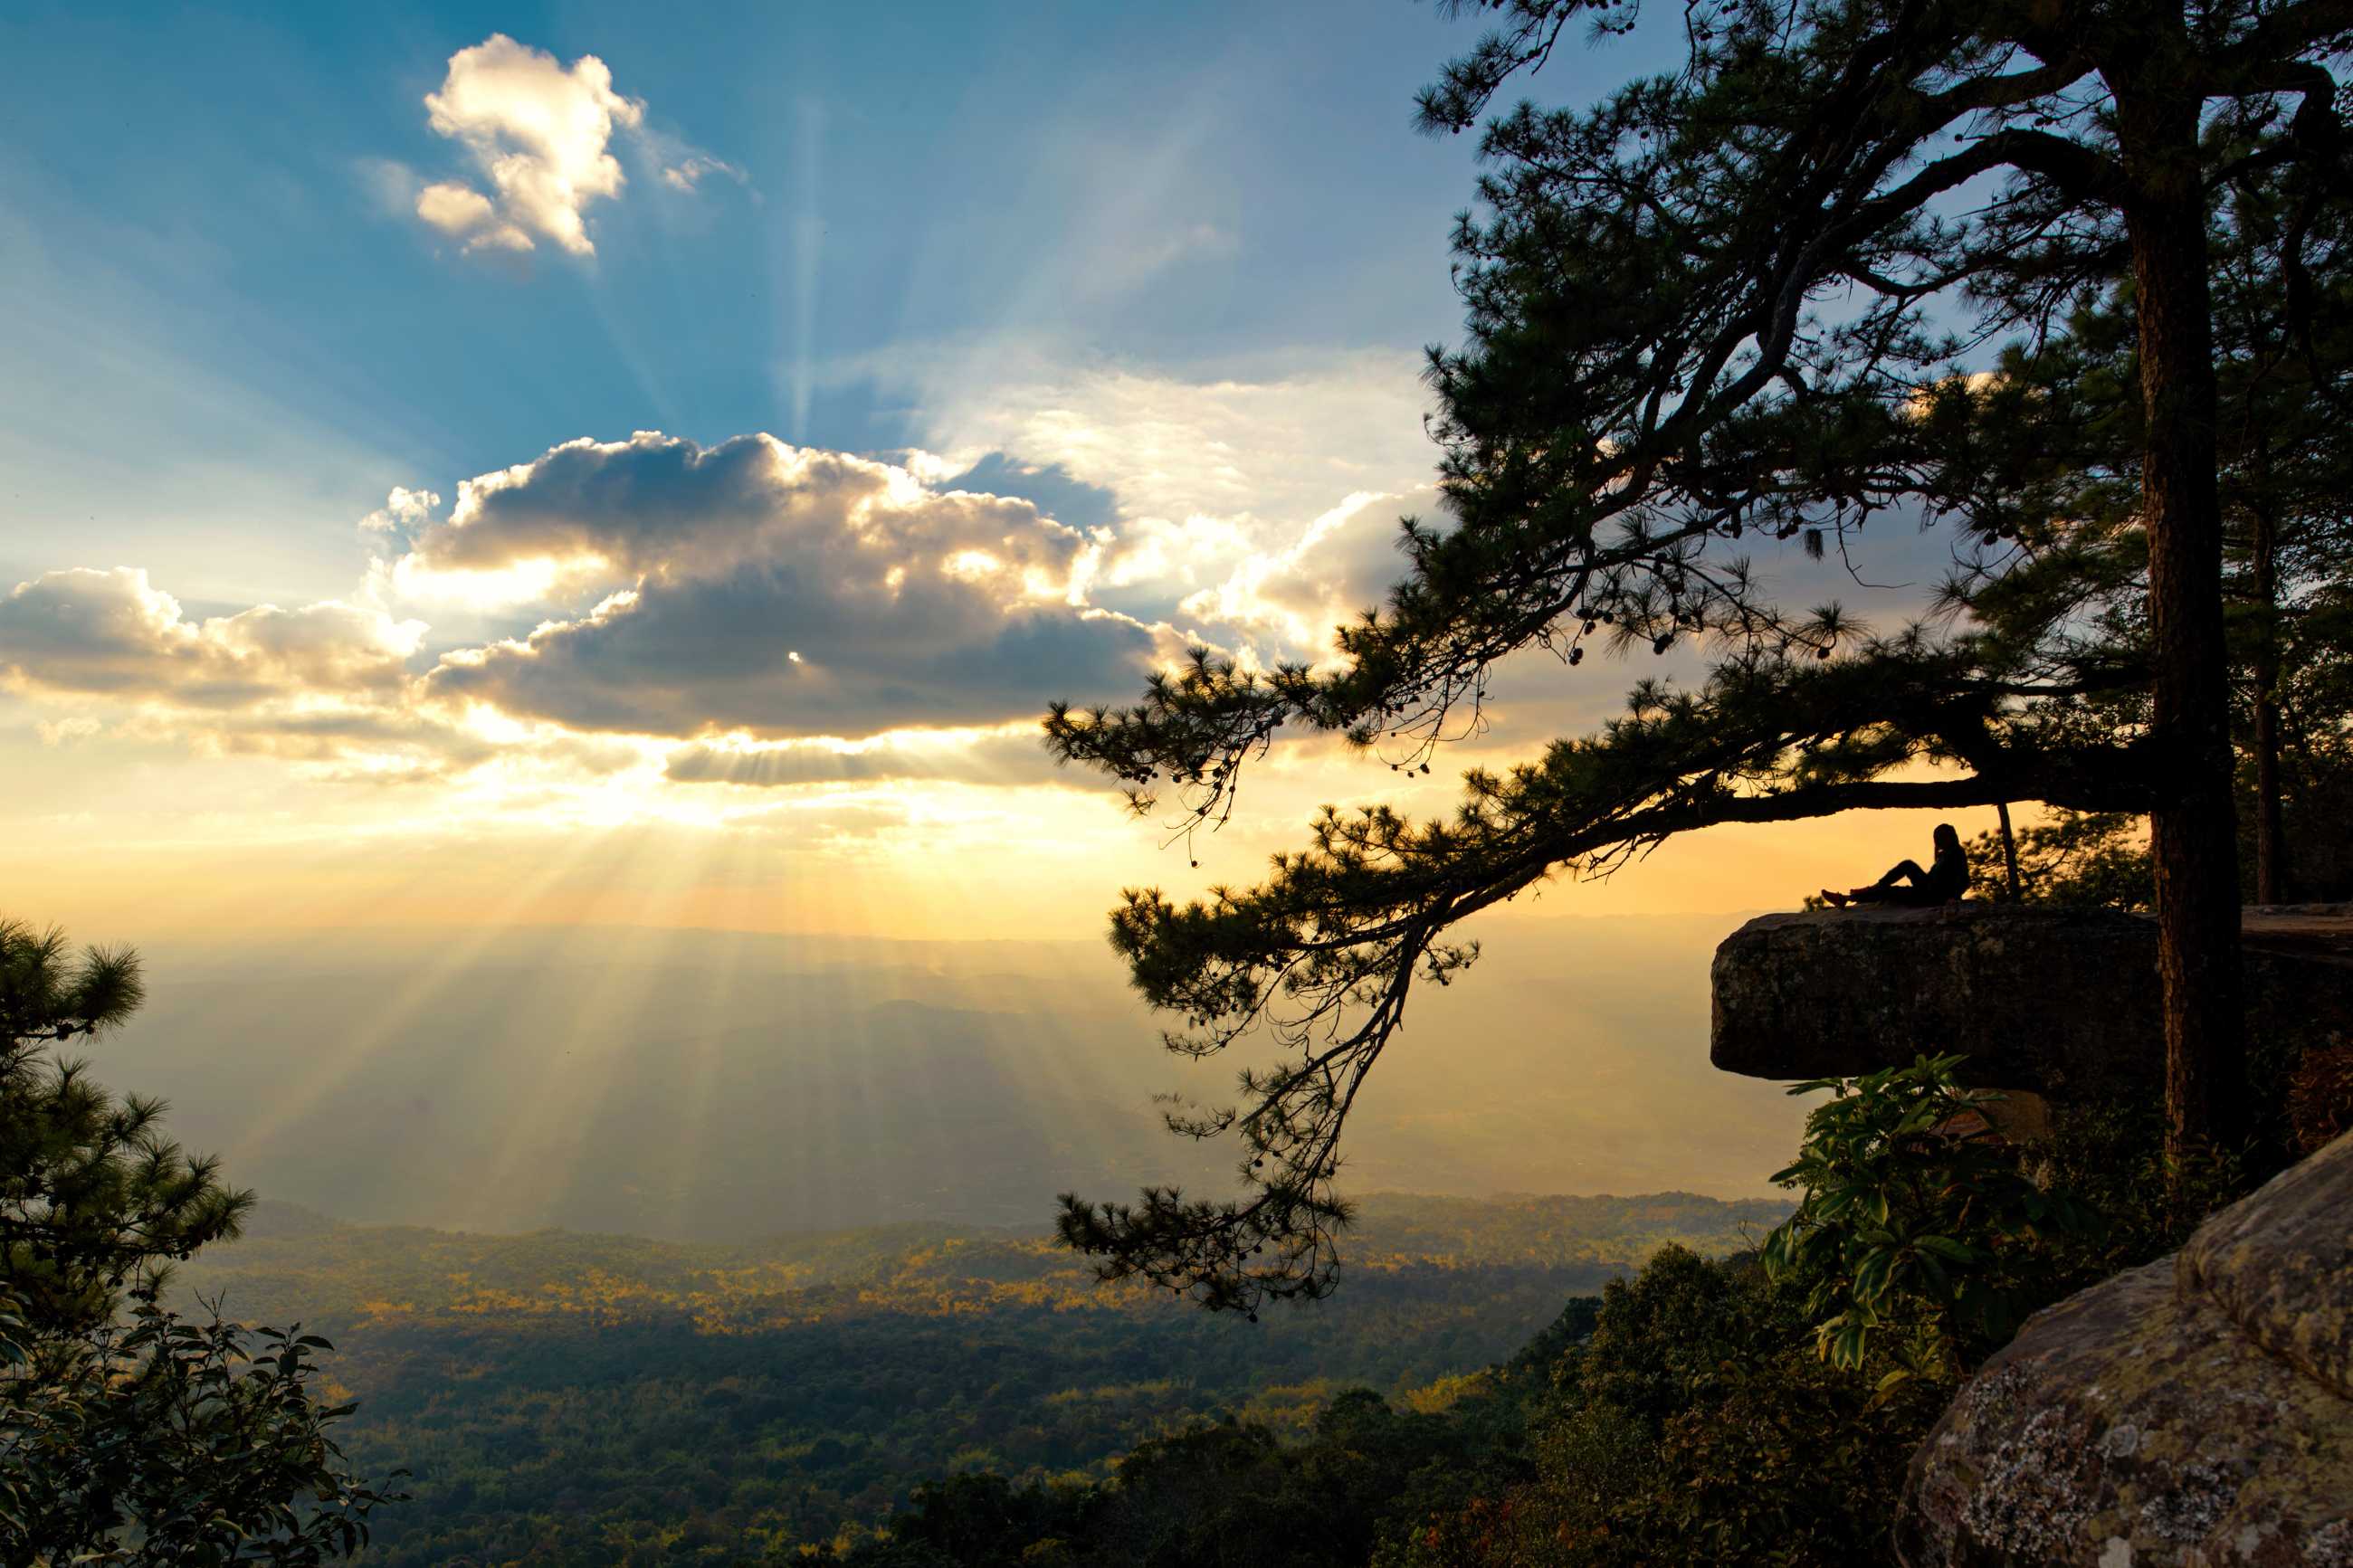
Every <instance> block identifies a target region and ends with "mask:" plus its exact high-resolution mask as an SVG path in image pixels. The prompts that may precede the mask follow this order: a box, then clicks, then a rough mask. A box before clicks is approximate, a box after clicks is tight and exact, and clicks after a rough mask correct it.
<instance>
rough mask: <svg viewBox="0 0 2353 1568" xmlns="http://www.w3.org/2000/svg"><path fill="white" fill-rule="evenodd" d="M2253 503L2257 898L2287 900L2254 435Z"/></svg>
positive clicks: (2275, 601)
mask: <svg viewBox="0 0 2353 1568" xmlns="http://www.w3.org/2000/svg"><path fill="white" fill-rule="evenodd" d="M2257 452H2258V458H2257V467H2256V473H2255V487H2256V496H2255V504H2254V523H2255V537H2254V577H2255V584H2254V586H2255V615H2256V616H2257V621H2256V626H2255V658H2254V666H2255V734H2254V747H2255V902H2257V903H2259V904H2281V903H2285V902H2286V901H2287V893H2286V885H2287V826H2286V824H2285V823H2284V821H2283V820H2282V816H2281V805H2280V733H2279V730H2280V714H2279V542H2278V539H2277V537H2276V535H2275V532H2274V524H2273V521H2272V501H2271V498H2270V496H2268V495H2266V494H2264V493H2263V489H2264V487H2265V485H2266V484H2267V482H2268V480H2269V470H2270V467H2271V465H2270V462H2269V455H2268V452H2267V451H2266V450H2265V449H2264V447H2263V441H2262V439H2261V437H2258V438H2257Z"/></svg>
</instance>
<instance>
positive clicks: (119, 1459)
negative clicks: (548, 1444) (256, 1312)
mask: <svg viewBox="0 0 2353 1568" xmlns="http://www.w3.org/2000/svg"><path fill="white" fill-rule="evenodd" d="M329 1348H331V1347H329V1346H328V1344H327V1342H326V1341H324V1340H322V1339H320V1338H319V1337H318V1336H316V1335H314V1334H303V1333H301V1332H300V1331H294V1330H285V1331H281V1330H277V1329H259V1330H253V1331H246V1330H244V1329H241V1328H239V1327H238V1326H237V1325H236V1324H234V1323H228V1322H225V1321H222V1320H221V1319H220V1318H219V1317H218V1316H217V1315H216V1316H214V1317H213V1318H212V1319H211V1320H210V1321H206V1322H190V1321H185V1320H184V1319H181V1318H179V1317H177V1316H175V1315H174V1314H173V1313H171V1312H167V1311H165V1310H163V1309H161V1308H159V1307H157V1306H156V1305H155V1304H154V1302H153V1300H148V1299H145V1298H144V1297H143V1295H142V1299H141V1300H138V1301H137V1303H136V1305H135V1306H134V1307H133V1309H132V1311H131V1312H130V1314H129V1315H128V1317H127V1319H125V1320H118V1321H109V1322H107V1323H105V1324H102V1325H100V1327H98V1328H96V1329H95V1330H93V1331H90V1334H89V1335H88V1337H87V1339H86V1340H85V1341H84V1342H83V1344H82V1345H81V1346H80V1347H79V1353H77V1354H75V1355H72V1356H70V1357H60V1356H58V1354H56V1353H55V1352H56V1347H55V1346H54V1345H42V1344H37V1343H36V1342H35V1336H34V1335H33V1333H32V1332H31V1331H30V1329H29V1328H28V1326H27V1324H26V1321H25V1319H24V1318H23V1317H22V1316H20V1315H19V1314H17V1313H16V1312H15V1311H13V1310H0V1368H5V1373H0V1542H5V1544H6V1547H7V1560H8V1561H9V1562H12V1563H15V1562H30V1563H189V1564H197V1563H202V1564H215V1563H277V1564H280V1565H283V1568H305V1565H310V1564H316V1563H324V1562H328V1561H331V1560H332V1559H336V1558H341V1557H348V1556H350V1555H352V1554H353V1552H356V1551H357V1550H358V1549H359V1548H360V1547H361V1546H362V1545H364V1544H365V1542H366V1541H367V1535H368V1531H367V1516H368V1514H369V1512H370V1510H373V1509H374V1508H375V1506H376V1505H377V1504H379V1503H382V1502H386V1501H391V1500H395V1499H394V1497H393V1496H392V1494H389V1493H386V1492H384V1491H381V1490H378V1489H375V1487H372V1486H370V1485H368V1484H366V1483H364V1482H363V1481H361V1480H359V1479H356V1478H354V1477H353V1476H352V1475H350V1474H349V1473H348V1472H347V1471H346V1470H345V1468H343V1464H342V1459H343V1453H342V1450H341V1449H340V1448H338V1447H336V1446H335V1444H334V1442H333V1441H332V1439H331V1438H330V1437H329V1436H327V1428H328V1427H329V1426H332V1424H333V1423H335V1422H336V1421H338V1420H340V1419H342V1418H343V1416H344V1415H347V1414H349V1410H350V1407H349V1406H348V1405H340V1406H329V1405H322V1404H320V1403H319V1402H318V1401H317V1400H315V1399H314V1398H313V1397H312V1394H311V1384H312V1381H313V1379H314V1378H315V1376H316V1374H317V1370H318V1369H317V1367H316V1365H315V1364H314V1363H313V1362H312V1360H311V1352H313V1351H317V1350H325V1349H329Z"/></svg>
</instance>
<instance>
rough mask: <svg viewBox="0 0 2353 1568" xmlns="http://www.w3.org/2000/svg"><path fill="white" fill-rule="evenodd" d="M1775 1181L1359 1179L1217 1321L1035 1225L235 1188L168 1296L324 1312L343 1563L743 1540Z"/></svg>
mask: <svg viewBox="0 0 2353 1568" xmlns="http://www.w3.org/2000/svg"><path fill="white" fill-rule="evenodd" d="M1786 1210H1787V1205H1782V1204H1778V1203H1776V1202H1773V1201H1770V1200H1752V1201H1743V1202H1736V1203H1725V1202H1720V1201H1718V1200H1715V1199H1712V1198H1706V1197H1700V1196H1695V1195H1694V1194H1683V1193H1664V1194H1648V1195H1642V1196H1631V1197H1622V1198H1621V1197H1514V1198H1510V1199H1504V1200H1477V1199H1462V1198H1444V1197H1419V1196H1414V1195H1410V1194H1375V1195H1373V1196H1371V1197H1368V1198H1366V1200H1364V1203H1363V1205H1362V1218H1361V1223H1360V1224H1359V1226H1357V1227H1356V1229H1354V1230H1352V1231H1351V1232H1350V1233H1349V1235H1348V1237H1346V1240H1345V1257H1346V1258H1347V1260H1348V1264H1347V1269H1346V1272H1345V1274H1344V1277H1343V1281H1342V1285H1341V1288H1340V1290H1339V1292H1338V1294H1337V1295H1336V1296H1335V1297H1334V1298H1333V1299H1331V1300H1328V1301H1325V1302H1322V1303H1318V1304H1314V1305H1312V1306H1308V1307H1304V1308H1302V1309H1300V1310H1287V1311H1277V1312H1271V1313H1268V1314H1266V1315H1265V1317H1264V1321H1261V1322H1258V1323H1250V1322H1247V1321H1243V1320H1240V1319H1239V1318H1236V1317H1232V1316H1219V1317H1211V1316H1209V1315H1208V1314H1205V1313H1202V1312H1200V1311H1199V1310H1197V1309H1193V1308H1191V1307H1189V1306H1187V1305H1183V1304H1180V1303H1177V1302H1175V1301H1173V1300H1169V1299H1168V1298H1167V1297H1166V1296H1165V1295H1160V1294H1156V1293H1154V1292H1152V1291H1149V1290H1147V1289H1143V1288H1141V1287H1138V1286H1135V1285H1133V1284H1129V1285H1121V1286H1108V1287H1107V1286H1102V1285H1099V1284H1098V1283H1097V1282H1096V1281H1095V1280H1094V1279H1093V1278H1092V1274H1091V1273H1090V1271H1089V1270H1088V1268H1087V1267H1086V1265H1085V1263H1084V1261H1083V1260H1082V1259H1080V1258H1074V1257H1072V1256H1071V1255H1070V1254H1068V1253H1066V1252H1063V1251H1060V1249H1058V1248H1056V1247H1054V1246H1052V1245H1051V1244H1050V1242H1049V1241H1048V1240H1047V1239H1046V1238H1045V1237H1043V1236H1042V1235H1039V1234H1038V1233H1037V1232H1036V1231H1034V1230H1030V1231H1021V1230H1008V1229H997V1230H991V1229H982V1228H974V1227H956V1226H926V1225H901V1226H887V1227H877V1228H866V1229H856V1230H847V1231H832V1232H802V1233H794V1234H788V1235H781V1236H775V1237H765V1238H762V1239H756V1240H749V1241H741V1242H691V1243H687V1242H669V1241H658V1240H649V1239H647V1238H644V1237H630V1236H622V1235H612V1234H594V1233H584V1232H575V1231H563V1230H543V1231H536V1232H532V1233H528V1234H522V1235H481V1234H468V1233H463V1232H453V1231H441V1230H428V1229H422V1228H417V1227H407V1226H362V1225H350V1224H345V1223H343V1222H340V1221H336V1220H333V1219H331V1218H328V1217H327V1216H325V1215H321V1214H318V1213H316V1212H314V1211H312V1210H310V1209H307V1208H303V1207H299V1206H296V1205H288V1204H264V1205H260V1208H259V1211H258V1212H257V1213H256V1215H254V1218H253V1222H252V1224H251V1225H250V1226H248V1232H247V1236H246V1237H245V1239H243V1240H240V1241H238V1242H236V1243H234V1244H229V1245H225V1246H220V1247H213V1248H209V1249H207V1250H206V1251H205V1252H203V1253H201V1254H199V1255H198V1256H197V1257H196V1258H195V1259H194V1260H192V1261H191V1262H190V1263H189V1264H188V1265H186V1267H185V1273H184V1274H183V1276H182V1278H181V1289H183V1291H184V1292H186V1293H188V1294H189V1295H191V1296H195V1295H202V1296H205V1297H207V1298H213V1297H218V1298H220V1299H222V1300H225V1303H226V1306H227V1310H228V1311H229V1312H230V1313H231V1314H232V1315H234V1316H238V1317H242V1318H246V1319H248V1320H249V1321H268V1322H276V1323H281V1324H282V1323H289V1322H292V1321H298V1320H299V1321H302V1322H303V1323H304V1324H305V1325H306V1327H308V1328H310V1329H311V1330H313V1331H321V1332H323V1333H325V1334H326V1335H327V1336H328V1337H329V1338H330V1339H331V1340H332V1342H334V1345H335V1347H336V1350H335V1353H334V1354H333V1355H332V1356H331V1357H329V1358H328V1361H327V1364H328V1371H329V1373H330V1375H331V1377H332V1380H333V1385H334V1386H335V1387H336V1388H337V1389H339V1390H341V1391H346V1392H348V1393H349V1394H351V1395H352V1396H353V1397H356V1398H357V1399H358V1400H359V1401H360V1409H359V1413H358V1415H357V1416H356V1417H355V1419H354V1420H353V1422H352V1423H351V1424H350V1425H349V1426H347V1427H346V1428H345V1429H344V1431H345V1441H346V1447H348V1449H349V1450H350V1452H351V1454H352V1456H353V1458H354V1459H355V1460H356V1461H358V1462H359V1463H361V1464H363V1465H364V1466H367V1467H370V1468H375V1469H376V1470H379V1471H382V1470H388V1469H390V1468H394V1467H396V1466H403V1467H406V1468H408V1469H409V1470H411V1471H412V1472H414V1479H413V1480H412V1481H411V1482H409V1483H408V1484H409V1486H410V1488H411V1489H412V1490H413V1491H414V1492H415V1494H416V1500H415V1501H413V1502H412V1503H409V1504H407V1505H405V1506H403V1507H401V1508H400V1509H397V1510H386V1511H385V1513H384V1514H382V1515H380V1516H379V1519H380V1521H382V1529H381V1531H380V1534H379V1537H378V1543H377V1545H376V1546H375V1547H374V1548H372V1549H371V1551H370V1553H369V1557H368V1561H369V1562H370V1563H372V1564H379V1565H382V1564H394V1565H407V1564H419V1565H421V1564H427V1563H434V1564H454V1563H504V1562H508V1561H514V1560H521V1559H524V1558H526V1557H528V1558H530V1560H533V1561H547V1562H561V1563H638V1562H644V1563H654V1562H669V1561H679V1560H681V1556H680V1555H679V1554H678V1552H677V1551H676V1550H675V1549H676V1548H677V1545H678V1542H679V1541H680V1539H681V1533H680V1532H681V1531H686V1532H687V1533H689V1534H691V1536H692V1537H693V1539H695V1540H698V1541H706V1542H721V1543H723V1544H722V1545H720V1546H715V1547H713V1548H712V1551H711V1552H710V1553H708V1554H704V1555H700V1556H697V1557H694V1558H691V1559H686V1560H693V1561H706V1562H712V1563H734V1562H747V1563H748V1562H753V1561H757V1560H758V1559H759V1557H760V1556H761V1555H762V1554H763V1553H765V1552H771V1551H773V1552H776V1554H778V1555H781V1554H782V1553H783V1552H785V1551H786V1549H787V1548H789V1547H790V1546H792V1545H793V1544H794V1543H796V1542H802V1541H818V1540H824V1539H829V1538H830V1537H831V1536H832V1535H833V1534H834V1533H835V1532H836V1531H838V1530H839V1529H840V1528H841V1527H842V1526H843V1525H845V1524H849V1523H853V1522H865V1523H871V1522H873V1521H877V1520H879V1519H881V1517H882V1516H883V1515H884V1514H885V1513H886V1512H887V1510H889V1509H890V1508H891V1507H892V1504H893V1503H895V1502H899V1501H902V1500H904V1498H905V1496H906V1492H907V1489H908V1488H909V1487H910V1486H911V1485H912V1484H913V1482H914V1481H916V1480H918V1479H923V1478H927V1477H934V1476H938V1475H942V1474H945V1473H951V1472H955V1471H957V1470H963V1469H970V1468H988V1469H993V1470H996V1471H998V1472H1000V1473H1003V1474H1007V1475H1009V1476H1013V1477H1016V1478H1025V1479H1049V1478H1051V1477H1055V1476H1060V1475H1097V1476H1100V1475H1102V1474H1104V1473H1106V1471H1107V1468H1108V1467H1109V1465H1110V1464H1111V1462H1112V1460H1113V1458H1114V1457H1115V1456H1117V1455H1119V1454H1121V1453H1124V1452H1125V1451H1126V1450H1127V1449H1128V1448H1130V1447H1133V1446H1134V1444H1135V1443H1136V1442H1137V1441H1139V1440H1141V1439H1143V1438H1145V1437H1148V1436H1155V1435H1157V1434H1161V1433H1166V1432H1168V1431H1172V1430H1176V1429H1179V1428H1182V1427H1184V1426H1188V1425H1191V1424H1195V1423H1198V1422H1202V1421H1206V1420H1208V1419H1211V1418H1213V1417H1215V1416H1216V1415H1220V1414H1229V1413H1230V1414H1241V1415H1248V1416H1250V1417H1251V1418H1254V1419H1258V1420H1262V1421H1265V1422H1267V1423H1268V1424H1270V1425H1271V1426H1275V1427H1276V1428H1277V1429H1278V1430H1293V1431H1295V1430H1302V1429H1303V1428H1304V1426H1306V1424H1307V1423H1308V1422H1310V1421H1311V1420H1312V1419H1313V1417H1314V1413H1315V1411H1317V1410H1318V1409H1320V1408H1321V1407H1322V1406H1323V1405H1324V1404H1325V1403H1326V1402H1327V1401H1328V1399H1329V1398H1330V1397H1331V1396H1332V1395H1333V1394H1335V1393H1337V1392H1338V1391H1339V1390H1341V1389H1343V1388H1345V1387H1347V1386H1350V1385H1354V1384H1364V1385H1369V1386H1373V1387H1376V1388H1377V1389H1380V1390H1383V1391H1385V1392H1389V1393H1398V1394H1401V1393H1404V1392H1406V1391H1409V1390H1411V1389H1414V1388H1418V1387H1420V1386H1422V1385H1425V1384H1430V1383H1432V1382H1433V1381H1434V1380H1438V1379H1441V1378H1444V1377H1446V1376H1448V1375H1449V1374H1451V1373H1461V1372H1463V1371H1466V1370H1470V1369H1473V1368H1476V1367H1480V1366H1482V1365H1485V1364H1487V1363H1491V1362H1494V1361H1497V1360H1500V1359H1502V1358H1504V1357H1506V1356H1508V1355H1509V1354H1511V1353H1512V1352H1514V1350H1516V1349H1517V1348H1518V1347H1520V1346H1521V1345H1522V1344H1524V1343H1525V1342H1527V1341H1528V1340H1529V1339H1530V1338H1531V1337H1532V1336H1533V1335H1535V1334H1536V1333H1537V1332H1538V1331H1542V1330H1543V1329H1545V1327H1546V1325H1547V1324H1548V1323H1550V1322H1551V1321H1553V1320H1554V1319H1555V1318H1556V1317H1557V1316H1558V1315H1559V1314H1560V1313H1561V1311H1562V1309H1563V1307H1564V1305H1565V1304H1566V1303H1567V1301H1568V1300H1570V1299H1571V1298H1573V1297H1580V1296H1585V1295H1588V1294H1590V1293H1592V1292H1593V1291H1595V1290H1598V1289H1599V1287H1600V1286H1601V1284H1602V1283H1603V1282H1604V1281H1606V1280H1607V1279H1609V1278H1611V1277H1613V1276H1615V1275H1618V1274H1620V1273H1623V1272H1626V1271H1628V1270H1630V1268H1633V1267H1634V1266H1636V1265H1638V1264H1639V1263H1640V1262H1641V1260H1642V1259H1643V1258H1645V1257H1647V1256H1648V1255H1649V1253H1650V1252H1651V1250H1653V1249H1654V1248H1655V1247H1658V1246H1660V1245H1662V1244H1663V1243H1665V1242H1668V1241H1679V1242H1682V1243H1683V1244H1685V1245H1688V1246H1692V1247H1695V1248H1697V1249H1700V1250H1704V1251H1711V1252H1723V1251H1726V1250H1731V1249H1736V1248H1738V1247H1744V1246H1746V1245H1749V1244H1750V1243H1751V1242H1752V1241H1753V1240H1754V1239H1755V1238H1756V1237H1758V1236H1761V1234H1762V1232H1763V1230H1764V1229H1765V1228H1767V1227H1768V1226H1770V1225H1771V1224H1773V1223H1776V1222H1777V1221H1778V1218H1779V1217H1780V1215H1782V1214H1783V1213H1785V1212H1786Z"/></svg>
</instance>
